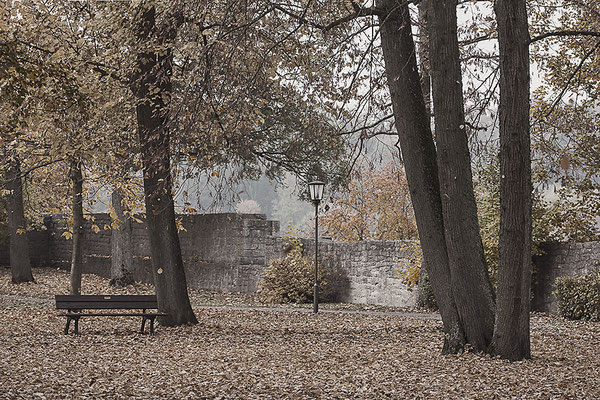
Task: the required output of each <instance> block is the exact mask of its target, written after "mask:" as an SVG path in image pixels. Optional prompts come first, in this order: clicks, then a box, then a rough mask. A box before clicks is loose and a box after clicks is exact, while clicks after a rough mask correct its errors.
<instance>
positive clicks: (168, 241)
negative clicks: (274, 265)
mask: <svg viewBox="0 0 600 400" xmlns="http://www.w3.org/2000/svg"><path fill="white" fill-rule="evenodd" d="M142 7H143V9H142V10H141V12H140V13H139V16H138V17H137V18H138V19H139V20H138V21H137V22H138V27H137V32H136V35H137V39H138V46H139V49H138V59H137V68H138V74H139V75H138V76H137V77H136V79H135V81H134V87H133V92H134V94H135V96H136V98H137V106H136V114H137V123H138V136H139V140H140V146H141V153H142V159H143V162H144V199H145V204H146V223H147V226H148V233H149V236H150V247H151V254H152V269H153V274H154V283H155V288H156V296H157V299H158V307H159V310H160V311H162V312H166V313H167V314H168V316H167V317H162V318H161V319H160V322H161V324H162V325H166V326H174V325H183V324H187V323H197V320H196V316H195V315H194V312H193V310H192V307H191V304H190V300H189V297H188V292H187V282H186V278H185V270H184V268H183V259H182V257H181V247H180V244H179V235H178V233H177V226H176V223H175V209H174V203H173V196H172V189H173V184H172V178H171V166H170V148H169V141H170V137H169V127H168V122H169V104H168V103H166V102H168V101H169V99H170V97H171V92H172V85H171V75H172V66H173V53H172V51H171V50H170V49H168V48H167V49H164V48H163V49H156V51H154V50H153V49H152V48H148V46H156V44H150V42H151V41H152V40H151V39H152V36H153V35H155V34H157V32H160V34H159V35H160V37H158V38H157V39H158V41H159V42H162V43H163V44H164V43H165V42H168V41H170V40H173V39H174V38H175V35H176V33H177V31H176V28H175V27H174V26H165V27H161V28H158V27H157V26H156V21H155V13H156V10H155V9H154V7H152V6H142ZM167 23H169V22H167ZM170 23H171V24H172V25H174V24H175V21H170Z"/></svg>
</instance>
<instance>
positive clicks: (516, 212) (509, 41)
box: [492, 0, 532, 360]
mask: <svg viewBox="0 0 600 400" xmlns="http://www.w3.org/2000/svg"><path fill="white" fill-rule="evenodd" d="M495 12H496V20H497V21H498V43H499V46H500V106H499V116H500V174H501V175H500V176H501V179H500V242H499V247H500V250H499V253H500V254H499V256H500V258H499V265H498V295H497V308H496V323H495V329H494V339H493V343H492V351H493V353H495V354H498V355H500V356H501V357H503V358H506V359H509V360H521V359H524V358H530V357H531V350H530V338H529V305H530V287H531V191H532V184H531V160H530V157H531V155H530V138H529V31H528V22H527V9H526V6H525V0H496V4H495Z"/></svg>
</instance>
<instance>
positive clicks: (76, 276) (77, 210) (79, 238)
mask: <svg viewBox="0 0 600 400" xmlns="http://www.w3.org/2000/svg"><path fill="white" fill-rule="evenodd" d="M71 182H72V184H73V253H72V255H71V294H80V293H81V273H82V271H83V241H84V237H83V236H84V234H85V231H84V229H83V224H84V220H83V173H82V171H81V161H79V160H73V161H72V162H71Z"/></svg>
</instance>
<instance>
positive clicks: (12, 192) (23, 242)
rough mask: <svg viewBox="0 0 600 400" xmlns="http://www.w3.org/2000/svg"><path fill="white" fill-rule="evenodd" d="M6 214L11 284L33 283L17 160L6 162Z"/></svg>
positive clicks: (19, 167) (19, 168)
mask: <svg viewBox="0 0 600 400" xmlns="http://www.w3.org/2000/svg"><path fill="white" fill-rule="evenodd" d="M7 164H8V165H7V171H6V189H7V190H8V191H9V195H8V196H7V197H6V213H7V214H8V228H9V232H10V250H9V251H10V269H11V272H12V281H13V283H23V282H33V274H32V272H31V261H30V258H29V240H27V230H26V228H27V225H26V222H25V208H24V207H23V181H22V179H21V165H20V163H19V161H18V160H10V161H8V162H7Z"/></svg>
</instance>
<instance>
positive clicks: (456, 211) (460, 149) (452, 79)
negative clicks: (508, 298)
mask: <svg viewBox="0 0 600 400" xmlns="http://www.w3.org/2000/svg"><path fill="white" fill-rule="evenodd" d="M456 17H457V15H456V0H436V1H435V3H434V4H432V7H431V9H430V16H429V22H430V29H429V30H430V32H431V40H430V50H431V54H430V62H431V67H432V75H433V107H434V110H435V133H436V144H437V155H438V175H439V179H440V192H441V198H442V210H443V215H444V231H445V237H446V245H447V248H448V259H449V262H450V275H451V282H452V293H453V295H454V301H455V302H456V306H457V309H458V313H459V315H460V318H461V321H462V324H463V328H464V330H465V334H466V336H467V342H468V343H470V344H471V345H472V346H473V349H474V350H477V351H486V350H487V349H488V347H489V344H490V342H491V340H492V336H493V332H494V298H493V294H492V286H491V284H490V280H489V273H488V270H487V263H486V261H485V257H484V253H483V244H482V241H481V234H480V231H479V222H478V220H477V205H476V203H475V194H474V192H473V177H472V172H471V155H470V153H469V145H468V138H467V132H466V126H465V116H464V105H463V91H462V72H461V66H460V54H459V48H458V38H457V21H456Z"/></svg>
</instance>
